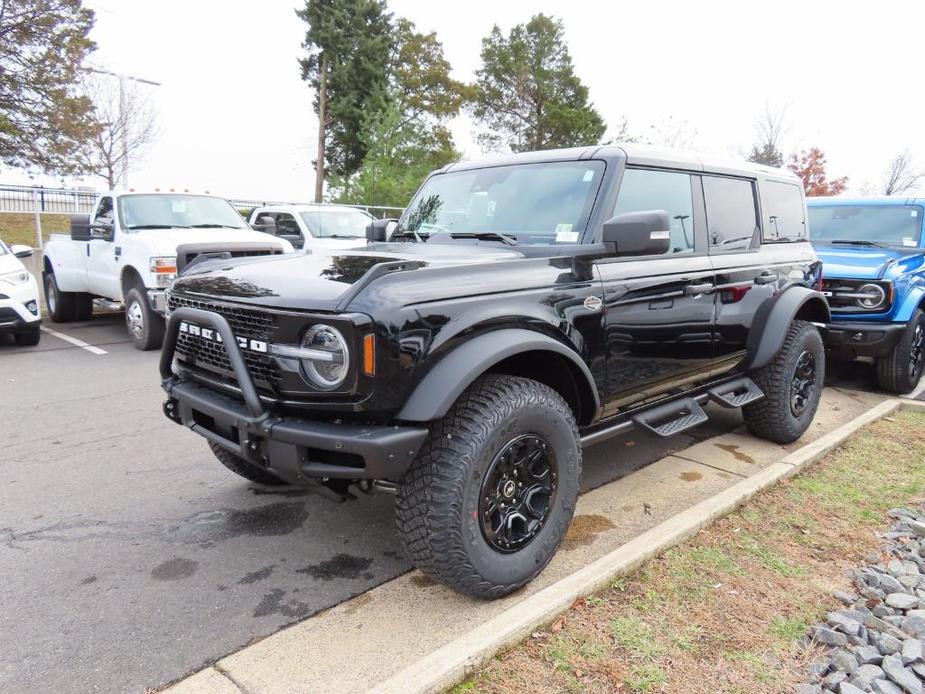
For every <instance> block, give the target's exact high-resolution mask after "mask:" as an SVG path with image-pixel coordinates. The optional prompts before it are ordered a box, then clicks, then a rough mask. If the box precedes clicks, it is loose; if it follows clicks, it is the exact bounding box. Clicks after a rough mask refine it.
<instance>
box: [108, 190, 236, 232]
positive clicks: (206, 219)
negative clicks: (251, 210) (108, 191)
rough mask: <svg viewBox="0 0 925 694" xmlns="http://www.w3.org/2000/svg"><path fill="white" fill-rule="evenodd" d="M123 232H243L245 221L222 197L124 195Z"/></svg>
mask: <svg viewBox="0 0 925 694" xmlns="http://www.w3.org/2000/svg"><path fill="white" fill-rule="evenodd" d="M119 221H120V222H121V223H122V228H123V229H128V230H132V229H170V228H174V227H187V228H193V227H197V228H205V229H211V228H215V229H227V228H230V229H244V228H245V224H244V219H243V218H242V217H241V215H239V214H238V213H237V211H236V210H235V209H234V208H233V207H232V206H231V203H230V202H228V201H227V200H223V199H222V198H213V197H211V196H206V195H180V194H177V195H174V194H170V195H163V194H157V195H123V196H120V197H119Z"/></svg>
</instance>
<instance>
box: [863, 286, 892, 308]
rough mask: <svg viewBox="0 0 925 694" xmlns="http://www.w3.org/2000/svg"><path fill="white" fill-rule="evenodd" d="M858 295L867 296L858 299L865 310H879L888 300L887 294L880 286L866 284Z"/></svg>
mask: <svg viewBox="0 0 925 694" xmlns="http://www.w3.org/2000/svg"><path fill="white" fill-rule="evenodd" d="M858 293H859V294H866V296H864V297H861V298H860V299H858V303H859V304H860V305H861V306H863V307H864V308H877V307H878V306H881V305H882V304H883V302H884V301H885V300H886V292H885V291H883V287H881V286H880V285H879V284H865V285H864V286H863V287H861V288H860V289H859V290H858Z"/></svg>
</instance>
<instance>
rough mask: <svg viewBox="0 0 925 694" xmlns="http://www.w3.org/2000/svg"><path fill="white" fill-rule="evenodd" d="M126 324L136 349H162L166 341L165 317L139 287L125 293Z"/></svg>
mask: <svg viewBox="0 0 925 694" xmlns="http://www.w3.org/2000/svg"><path fill="white" fill-rule="evenodd" d="M125 324H126V326H127V327H128V334H129V335H130V336H131V338H132V343H133V344H134V345H135V349H140V350H144V351H147V350H150V349H160V346H161V344H163V342H164V318H163V316H160V315H158V314H157V313H156V312H155V311H154V309H152V308H151V305H150V304H149V303H148V297H147V296H146V295H145V293H144V291H143V290H141V289H139V288H138V287H133V288H132V289H129V291H128V294H126V295H125Z"/></svg>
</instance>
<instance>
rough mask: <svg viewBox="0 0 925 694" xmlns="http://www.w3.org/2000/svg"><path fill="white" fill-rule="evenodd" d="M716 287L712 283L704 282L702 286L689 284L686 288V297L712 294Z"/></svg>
mask: <svg viewBox="0 0 925 694" xmlns="http://www.w3.org/2000/svg"><path fill="white" fill-rule="evenodd" d="M714 287H715V285H714V284H713V283H712V282H703V283H702V284H688V285H687V286H685V287H684V294H685V295H686V296H697V295H699V294H706V293H708V292H712V291H713V289H714Z"/></svg>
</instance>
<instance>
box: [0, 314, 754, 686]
mask: <svg viewBox="0 0 925 694" xmlns="http://www.w3.org/2000/svg"><path fill="white" fill-rule="evenodd" d="M48 327H49V328H50V329H52V330H54V331H55V332H56V333H58V335H57V336H56V335H55V334H52V333H48V332H46V333H45V334H44V335H43V337H42V342H41V344H40V345H39V346H38V347H34V348H19V347H16V346H14V345H13V343H12V340H0V440H2V441H3V442H4V445H3V447H2V449H0V488H2V489H3V490H4V498H3V503H2V504H0V566H2V567H3V575H4V577H3V580H2V583H0V601H2V604H3V605H4V608H3V610H2V611H0V633H2V634H5V635H6V638H5V639H4V641H5V648H4V649H3V650H2V652H0V691H17V692H33V691H34V692H45V691H57V692H72V691H73V692H85V691H107V692H109V691H126V692H140V691H144V690H145V689H149V688H157V687H159V686H162V685H164V684H167V683H168V682H170V681H172V680H175V679H177V678H179V677H181V676H183V675H184V674H186V673H188V672H190V671H192V670H195V669H198V668H200V667H202V666H204V665H206V664H207V663H209V662H211V661H213V660H215V659H217V658H219V657H221V656H223V655H225V654H227V653H229V652H231V651H234V650H235V649H237V648H239V647H241V646H244V645H246V644H248V643H249V642H252V641H254V640H256V639H259V638H262V637H264V636H267V635H268V634H271V633H273V632H274V631H276V630H278V629H279V628H280V627H282V626H284V625H286V624H289V623H292V622H294V621H298V620H300V619H303V618H306V617H308V616H310V615H312V614H315V613H317V612H318V611H320V610H324V609H326V608H329V607H331V606H334V605H336V604H338V603H340V602H342V601H344V600H346V599H348V598H350V597H352V596H354V595H357V594H359V593H362V592H363V591H366V590H368V589H369V588H371V587H373V586H376V585H378V584H380V583H382V582H384V581H387V580H389V579H391V578H394V577H395V576H397V575H399V574H401V573H404V572H405V571H407V570H409V568H410V564H409V563H408V561H407V560H406V559H405V558H404V557H403V556H402V554H401V549H400V546H399V543H398V538H397V536H396V534H395V531H394V525H393V517H392V499H391V497H390V496H388V495H385V494H376V495H372V496H365V495H364V496H361V497H360V498H358V499H356V500H350V501H345V502H341V503H337V502H334V501H331V500H329V499H327V498H325V497H322V496H320V495H319V494H317V493H315V492H310V491H304V490H285V489H284V490H279V489H266V488H260V487H258V486H255V485H253V484H250V483H247V482H245V481H244V480H241V479H239V478H237V477H236V476H234V475H233V474H231V473H230V472H228V471H226V470H225V469H224V468H223V467H222V466H221V465H220V464H219V463H218V461H216V460H215V459H214V458H213V457H212V455H211V453H210V452H209V450H208V449H207V447H206V446H205V444H204V442H203V441H202V440H201V439H200V437H198V436H196V435H194V434H192V433H191V432H189V431H187V430H185V429H183V428H181V427H178V426H176V425H174V424H172V423H171V422H169V421H168V420H167V419H166V418H164V416H163V415H162V414H161V411H160V405H161V401H162V393H161V390H160V388H159V385H158V375H157V359H158V355H157V353H152V352H147V353H145V352H138V351H136V350H135V349H133V348H132V346H131V344H130V343H129V340H128V337H127V335H126V334H125V331H124V327H123V324H122V316H121V314H109V315H97V316H95V318H94V319H93V320H92V321H89V322H86V323H75V324H69V325H66V326H60V325H53V324H52V325H48ZM74 340H76V341H78V342H82V343H84V344H85V345H86V346H78V345H77V344H75V343H74ZM714 414H716V415H717V417H716V418H714V419H713V420H712V422H711V424H710V425H708V426H704V427H701V428H699V429H697V430H695V432H694V434H693V435H692V436H688V435H681V436H677V437H675V438H673V439H670V440H668V441H667V442H666V441H660V440H655V439H652V438H649V437H647V436H645V435H641V434H630V435H627V436H623V437H620V438H617V439H612V440H610V441H608V442H607V443H606V444H602V445H601V446H598V447H596V448H591V449H589V450H587V451H586V453H585V476H584V480H583V487H584V489H585V490H588V489H591V488H594V487H597V486H600V485H602V484H604V483H606V482H609V481H612V480H614V479H617V478H620V477H622V476H625V475H627V474H629V473H631V472H633V471H634V470H637V469H639V468H641V467H643V466H645V465H647V464H649V463H651V462H654V461H655V460H657V459H659V458H661V457H663V456H664V455H666V454H668V453H670V452H672V451H675V450H679V449H682V448H685V447H686V446H688V445H690V444H692V443H694V442H695V441H697V440H702V439H705V438H708V437H710V436H714V435H716V434H718V433H721V432H723V431H726V430H728V429H731V428H732V427H734V426H735V425H737V424H738V423H740V419H739V417H738V415H737V414H731V413H729V412H728V411H714ZM293 657H298V655H297V654H293Z"/></svg>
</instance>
